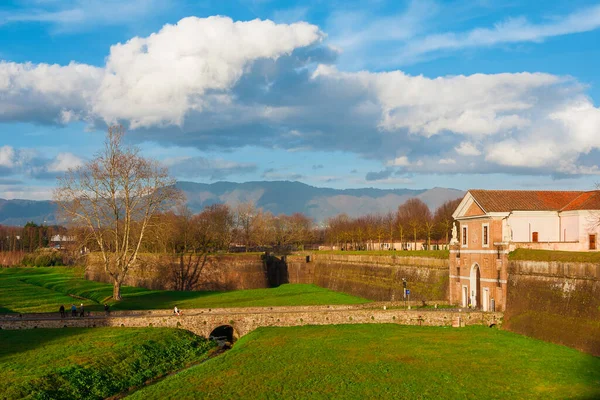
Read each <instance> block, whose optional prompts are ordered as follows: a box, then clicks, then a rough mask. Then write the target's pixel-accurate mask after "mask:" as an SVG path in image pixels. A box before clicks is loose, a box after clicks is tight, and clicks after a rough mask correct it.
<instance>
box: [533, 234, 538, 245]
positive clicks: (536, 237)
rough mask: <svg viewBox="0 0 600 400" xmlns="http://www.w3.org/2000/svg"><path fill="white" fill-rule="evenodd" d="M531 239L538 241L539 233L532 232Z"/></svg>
mask: <svg viewBox="0 0 600 400" xmlns="http://www.w3.org/2000/svg"><path fill="white" fill-rule="evenodd" d="M531 241H532V242H534V243H537V242H538V233H537V232H533V233H532V234H531Z"/></svg>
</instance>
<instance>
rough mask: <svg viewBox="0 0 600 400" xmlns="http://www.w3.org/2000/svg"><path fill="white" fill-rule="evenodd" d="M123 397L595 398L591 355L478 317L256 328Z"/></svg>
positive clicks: (598, 380) (599, 380)
mask: <svg viewBox="0 0 600 400" xmlns="http://www.w3.org/2000/svg"><path fill="white" fill-rule="evenodd" d="M131 398H132V399H164V398H181V399H184V398H185V399H191V398H246V399H265V398H281V399H300V398H302V399H304V398H317V399H331V398H336V399H479V398H483V399H489V398H497V399H569V398H571V399H597V398H600V358H597V357H593V356H590V355H586V354H584V353H580V352H578V351H576V350H572V349H569V348H567V347H563V346H558V345H554V344H550V343H546V342H542V341H539V340H535V339H531V338H528V337H525V336H520V335H516V334H513V333H510V332H505V331H500V330H497V329H490V328H486V327H468V328H461V329H456V328H431V327H410V326H399V325H384V324H382V325H341V326H306V327H293V328H260V329H258V330H256V331H254V332H252V333H250V334H249V335H247V336H244V337H243V338H242V339H240V340H239V341H238V342H237V343H236V345H235V346H234V347H233V349H232V350H230V351H228V352H227V353H225V354H224V355H222V356H219V357H217V358H214V359H211V360H209V361H207V362H206V363H204V364H202V365H198V366H195V367H192V368H190V369H188V370H186V371H183V372H181V373H179V374H177V375H175V376H171V377H168V378H166V379H165V380H163V381H161V382H159V383H157V384H156V385H153V386H149V387H146V388H144V389H142V390H140V391H138V392H136V393H134V394H133V395H132V396H131Z"/></svg>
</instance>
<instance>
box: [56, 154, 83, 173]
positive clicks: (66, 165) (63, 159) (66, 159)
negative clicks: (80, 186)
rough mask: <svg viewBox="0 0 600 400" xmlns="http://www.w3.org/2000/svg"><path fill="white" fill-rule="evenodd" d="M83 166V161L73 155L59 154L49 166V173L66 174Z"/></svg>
mask: <svg viewBox="0 0 600 400" xmlns="http://www.w3.org/2000/svg"><path fill="white" fill-rule="evenodd" d="M81 165H83V160H82V159H81V158H79V157H77V156H76V155H75V154H73V153H59V154H58V155H57V156H56V158H55V159H54V161H52V162H51V163H50V164H49V165H48V167H47V168H48V172H66V171H68V170H69V169H72V168H77V167H79V166H81Z"/></svg>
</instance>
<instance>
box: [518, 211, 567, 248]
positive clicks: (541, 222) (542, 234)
mask: <svg viewBox="0 0 600 400" xmlns="http://www.w3.org/2000/svg"><path fill="white" fill-rule="evenodd" d="M559 224H560V220H559V217H558V213H557V212H552V211H527V212H525V211H523V212H519V211H515V212H513V213H512V214H511V215H510V216H509V217H508V225H509V227H510V230H511V231H512V239H511V240H512V241H513V242H531V239H532V233H533V232H538V241H539V242H558V241H559V240H560V238H559Z"/></svg>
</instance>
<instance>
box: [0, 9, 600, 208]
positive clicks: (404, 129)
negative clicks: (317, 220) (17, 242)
mask: <svg viewBox="0 0 600 400" xmlns="http://www.w3.org/2000/svg"><path fill="white" fill-rule="evenodd" d="M599 42H600V3H598V2H593V1H578V0H573V1H569V2H565V1H546V2H544V4H543V7H541V6H540V3H539V2H532V1H503V2H497V1H491V0H480V1H476V0H471V1H463V0H457V1H439V0H438V1H434V0H421V1H416V0H415V1H385V0H373V1H364V0H363V1H335V0H334V1H325V0H314V1H298V2H294V1H276V0H236V1H185V0H181V1H177V0H133V1H117V0H8V1H3V2H2V3H0V197H2V198H30V199H43V198H50V197H51V190H52V187H53V186H54V184H55V181H56V176H57V175H60V174H62V173H63V172H64V171H65V170H66V169H67V168H69V167H76V166H78V165H81V163H84V162H85V161H86V160H88V159H90V158H92V157H93V155H94V153H95V152H96V151H97V150H98V149H99V148H100V146H101V145H102V141H103V137H104V134H105V132H106V128H107V126H109V125H111V124H115V123H118V124H122V125H124V126H125V127H126V128H127V140H128V141H129V142H130V143H133V144H136V145H138V146H140V148H141V149H142V151H143V153H144V154H146V155H148V156H151V157H154V158H157V159H159V160H161V161H162V162H163V163H164V164H165V165H167V166H168V167H169V168H170V169H171V172H172V174H173V175H175V176H176V177H177V178H178V179H180V180H189V181H196V182H206V183H210V182H214V181H218V180H230V181H237V182H243V181H250V180H299V181H302V182H305V183H307V184H311V185H315V186H328V187H336V188H355V187H378V188H398V187H408V188H429V187H433V186H442V187H453V188H459V189H468V188H489V189H492V188H506V189H508V188H514V189H526V188H531V189H592V188H594V187H595V184H596V182H598V181H599V180H598V174H600V168H599V163H600V158H599V156H600V131H599V130H600V128H599V127H600V109H598V107H597V99H599V98H600V79H599V72H598V68H597V65H598V60H599V59H600V48H599V47H598V46H597V43H599Z"/></svg>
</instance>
